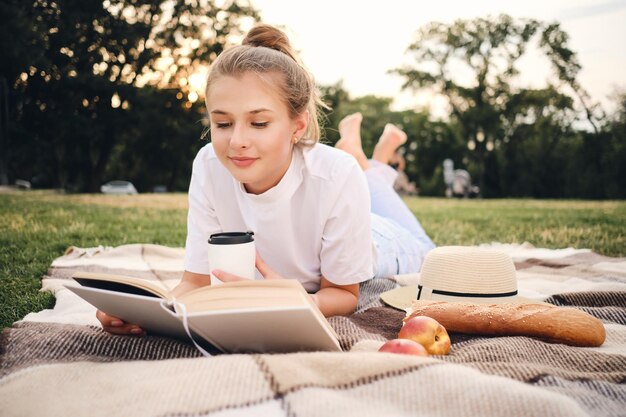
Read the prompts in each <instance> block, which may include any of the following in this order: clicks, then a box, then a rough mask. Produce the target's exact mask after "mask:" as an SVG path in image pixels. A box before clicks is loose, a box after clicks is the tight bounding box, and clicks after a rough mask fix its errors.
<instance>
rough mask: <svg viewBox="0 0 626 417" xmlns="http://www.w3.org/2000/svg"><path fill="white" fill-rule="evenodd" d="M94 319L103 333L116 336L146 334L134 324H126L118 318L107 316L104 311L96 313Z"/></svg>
mask: <svg viewBox="0 0 626 417" xmlns="http://www.w3.org/2000/svg"><path fill="white" fill-rule="evenodd" d="M96 318H97V319H98V321H100V323H101V324H102V329H104V331H105V332H108V333H111V334H117V335H135V336H145V334H146V332H145V331H144V330H143V329H142V328H141V327H139V326H137V325H136V324H131V323H126V322H124V321H123V320H121V319H120V318H118V317H114V316H109V315H108V314H106V313H105V312H104V311H100V310H98V311H96Z"/></svg>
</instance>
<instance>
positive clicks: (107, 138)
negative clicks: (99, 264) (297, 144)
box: [0, 0, 626, 199]
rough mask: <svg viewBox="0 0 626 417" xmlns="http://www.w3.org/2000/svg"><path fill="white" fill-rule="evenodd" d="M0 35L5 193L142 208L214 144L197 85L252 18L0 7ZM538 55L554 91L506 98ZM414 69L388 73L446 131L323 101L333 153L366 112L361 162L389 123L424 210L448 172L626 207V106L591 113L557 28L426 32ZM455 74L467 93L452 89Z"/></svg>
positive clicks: (66, 3) (484, 186)
mask: <svg viewBox="0 0 626 417" xmlns="http://www.w3.org/2000/svg"><path fill="white" fill-rule="evenodd" d="M0 19H1V20H0V22H1V24H0V35H1V36H0V44H1V45H2V53H3V57H5V58H6V59H3V60H1V61H0V122H1V123H0V182H1V183H4V184H7V183H13V182H14V181H15V180H16V179H26V180H29V181H31V183H32V184H33V186H35V187H41V188H47V187H54V188H64V189H66V190H69V191H73V192H97V191H98V190H99V187H100V185H101V184H102V183H104V182H106V181H108V180H113V179H126V180H130V181H132V182H133V183H134V184H135V186H136V187H137V188H138V189H139V190H140V191H144V192H145V191H151V190H153V189H154V187H156V186H165V187H166V188H167V189H168V190H171V191H185V190H186V189H187V186H188V182H189V175H190V170H191V161H192V159H193V157H194V155H195V153H196V152H197V150H198V149H199V148H200V147H201V146H203V145H204V144H205V143H206V139H205V136H207V137H208V139H209V140H210V134H209V135H204V133H206V132H205V131H206V128H207V126H206V115H205V111H204V107H203V103H202V98H201V97H200V96H199V95H198V94H197V91H196V90H195V89H194V85H193V78H194V77H195V76H196V77H197V74H198V73H201V72H202V71H206V68H207V67H208V65H210V63H211V62H212V60H214V59H215V57H216V56H217V55H218V54H219V53H220V52H221V51H222V50H223V49H224V48H226V47H228V46H229V45H231V44H233V43H237V42H238V41H239V40H240V37H241V36H242V34H243V28H244V27H249V26H250V24H251V23H252V22H255V21H258V20H259V17H258V13H257V11H256V10H254V9H253V8H251V7H250V6H249V4H248V3H247V2H243V1H237V0H230V1H222V2H219V6H218V4H217V2H215V1H213V0H204V1H195V2H188V1H184V0H163V1H142V0H121V1H117V0H106V1H104V2H103V1H101V0H55V1H43V0H33V1H27V2H23V1H19V0H5V1H4V2H3V3H1V4H0ZM533 47H534V48H536V49H537V50H539V51H540V52H541V53H542V54H543V55H544V56H545V57H546V58H547V59H548V61H549V62H550V64H551V66H552V69H553V71H554V74H553V77H552V78H551V81H550V82H549V83H548V85H547V86H546V87H545V88H540V89H530V88H523V87H515V80H516V79H517V77H518V76H519V72H520V71H523V69H519V68H518V67H517V64H518V63H519V60H520V59H521V58H522V57H523V56H524V54H525V53H526V51H527V50H528V49H529V48H533ZM408 54H409V56H411V57H413V58H414V62H413V63H412V64H410V65H408V66H406V67H402V68H396V69H392V70H391V72H393V73H394V74H396V75H397V76H399V77H401V78H402V79H403V80H404V88H405V89H407V90H411V91H416V92H417V91H421V90H424V89H428V90H429V91H433V92H436V93H437V94H440V95H442V96H444V97H446V98H447V101H448V105H449V109H450V116H449V118H448V119H446V120H436V119H434V118H433V117H432V116H431V115H430V114H429V113H428V111H426V110H423V111H413V110H406V111H393V110H392V109H391V107H392V106H391V105H392V99H391V98H386V97H374V96H364V97H351V96H350V95H349V93H348V92H347V91H346V90H345V89H344V88H343V86H342V84H341V83H338V84H335V85H328V86H320V90H321V93H322V96H323V98H324V100H325V101H326V102H327V103H328V104H329V105H330V107H331V110H329V111H328V112H326V114H325V117H324V133H325V135H324V141H325V142H326V143H329V144H331V145H332V144H334V143H335V142H336V141H337V140H338V132H337V130H336V127H337V124H338V122H339V120H341V118H342V117H344V116H345V115H347V114H350V113H352V112H355V111H360V112H361V113H362V114H363V116H364V118H363V124H362V139H363V144H364V148H365V150H366V152H371V150H372V149H373V146H374V143H375V141H376V140H377V138H378V136H379V135H380V133H381V132H382V129H383V127H384V125H385V124H386V123H388V122H390V123H394V124H397V125H398V126H400V127H401V128H402V129H404V130H405V131H406V132H407V135H408V141H407V143H406V144H405V146H404V147H403V148H402V149H401V152H402V153H403V155H404V157H405V160H406V173H407V175H408V177H409V179H410V180H411V181H413V182H415V184H416V185H417V187H418V188H419V190H420V194H422V195H439V196H441V195H443V194H444V189H445V185H444V182H443V172H442V169H443V166H442V162H443V160H444V159H446V158H449V159H452V160H453V161H454V164H455V167H458V168H464V169H466V170H468V171H469V172H470V174H471V175H472V177H473V178H474V180H475V182H476V183H477V184H479V185H480V189H481V194H482V196H484V197H539V198H562V197H565V198H601V199H603V198H624V197H625V196H626V172H625V171H626V129H625V127H626V126H625V124H626V93H624V92H622V93H619V92H617V93H616V97H615V100H616V108H617V111H616V112H615V114H605V112H604V111H603V109H602V108H601V107H600V105H599V104H597V103H594V102H593V101H592V100H591V98H590V96H589V94H588V93H587V92H586V91H585V89H584V88H583V86H582V85H580V82H579V81H578V72H579V70H580V64H579V63H578V61H577V57H576V54H575V52H574V51H572V50H571V49H570V48H569V46H568V37H567V34H566V33H565V32H564V31H563V30H562V29H561V28H560V26H559V24H558V23H544V22H539V21H536V20H533V19H513V18H511V17H509V16H506V15H502V16H497V17H487V18H478V19H472V20H458V21H455V22H453V23H448V24H443V23H436V22H433V23H430V24H428V25H426V26H424V27H422V28H420V29H419V30H418V32H417V35H416V38H415V41H414V42H413V43H412V44H411V45H410V46H409V49H408ZM459 68H463V71H465V74H466V75H467V74H469V76H470V78H471V80H472V81H471V82H470V83H469V84H468V83H467V82H466V83H460V82H459V81H457V77H456V75H457V72H458V71H459ZM194 74H195V75H194ZM468 85H470V86H469V87H468ZM577 126H579V127H577ZM580 126H583V127H580Z"/></svg>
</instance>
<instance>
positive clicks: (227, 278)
mask: <svg viewBox="0 0 626 417" xmlns="http://www.w3.org/2000/svg"><path fill="white" fill-rule="evenodd" d="M211 273H212V274H213V275H215V276H216V277H217V279H219V280H220V281H222V282H234V281H247V280H248V279H247V278H243V277H240V276H238V275H234V274H231V273H230V272H225V271H221V270H219V269H215V270H213V271H211Z"/></svg>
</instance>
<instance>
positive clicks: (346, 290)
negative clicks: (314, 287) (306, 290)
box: [311, 277, 359, 317]
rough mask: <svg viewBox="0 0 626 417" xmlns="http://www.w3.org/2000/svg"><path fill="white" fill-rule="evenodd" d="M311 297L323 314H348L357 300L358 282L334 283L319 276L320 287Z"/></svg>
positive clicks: (351, 311) (354, 306) (354, 307)
mask: <svg viewBox="0 0 626 417" xmlns="http://www.w3.org/2000/svg"><path fill="white" fill-rule="evenodd" d="M311 297H312V298H313V300H314V301H315V303H316V304H317V306H318V307H319V309H320V311H321V312H322V314H324V316H326V317H330V316H349V315H350V314H352V313H354V310H355V309H356V306H357V304H358V302H359V284H350V285H336V284H333V283H332V282H330V281H328V280H327V279H326V278H324V277H321V281H320V289H319V291H318V292H316V293H315V294H313V295H311Z"/></svg>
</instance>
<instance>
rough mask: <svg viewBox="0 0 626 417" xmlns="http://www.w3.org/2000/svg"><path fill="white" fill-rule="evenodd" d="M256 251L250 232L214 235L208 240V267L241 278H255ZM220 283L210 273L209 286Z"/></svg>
mask: <svg viewBox="0 0 626 417" xmlns="http://www.w3.org/2000/svg"><path fill="white" fill-rule="evenodd" d="M255 260H256V250H255V246H254V237H253V233H252V232H224V233H215V234H213V235H211V237H210V238H209V266H210V268H211V271H213V270H214V269H219V270H220V271H224V272H228V273H230V274H233V275H237V276H239V277H242V278H247V279H254V277H255V266H254V264H255ZM221 283H222V281H220V280H219V279H218V278H217V277H216V276H215V275H213V272H211V285H219V284H221Z"/></svg>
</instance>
